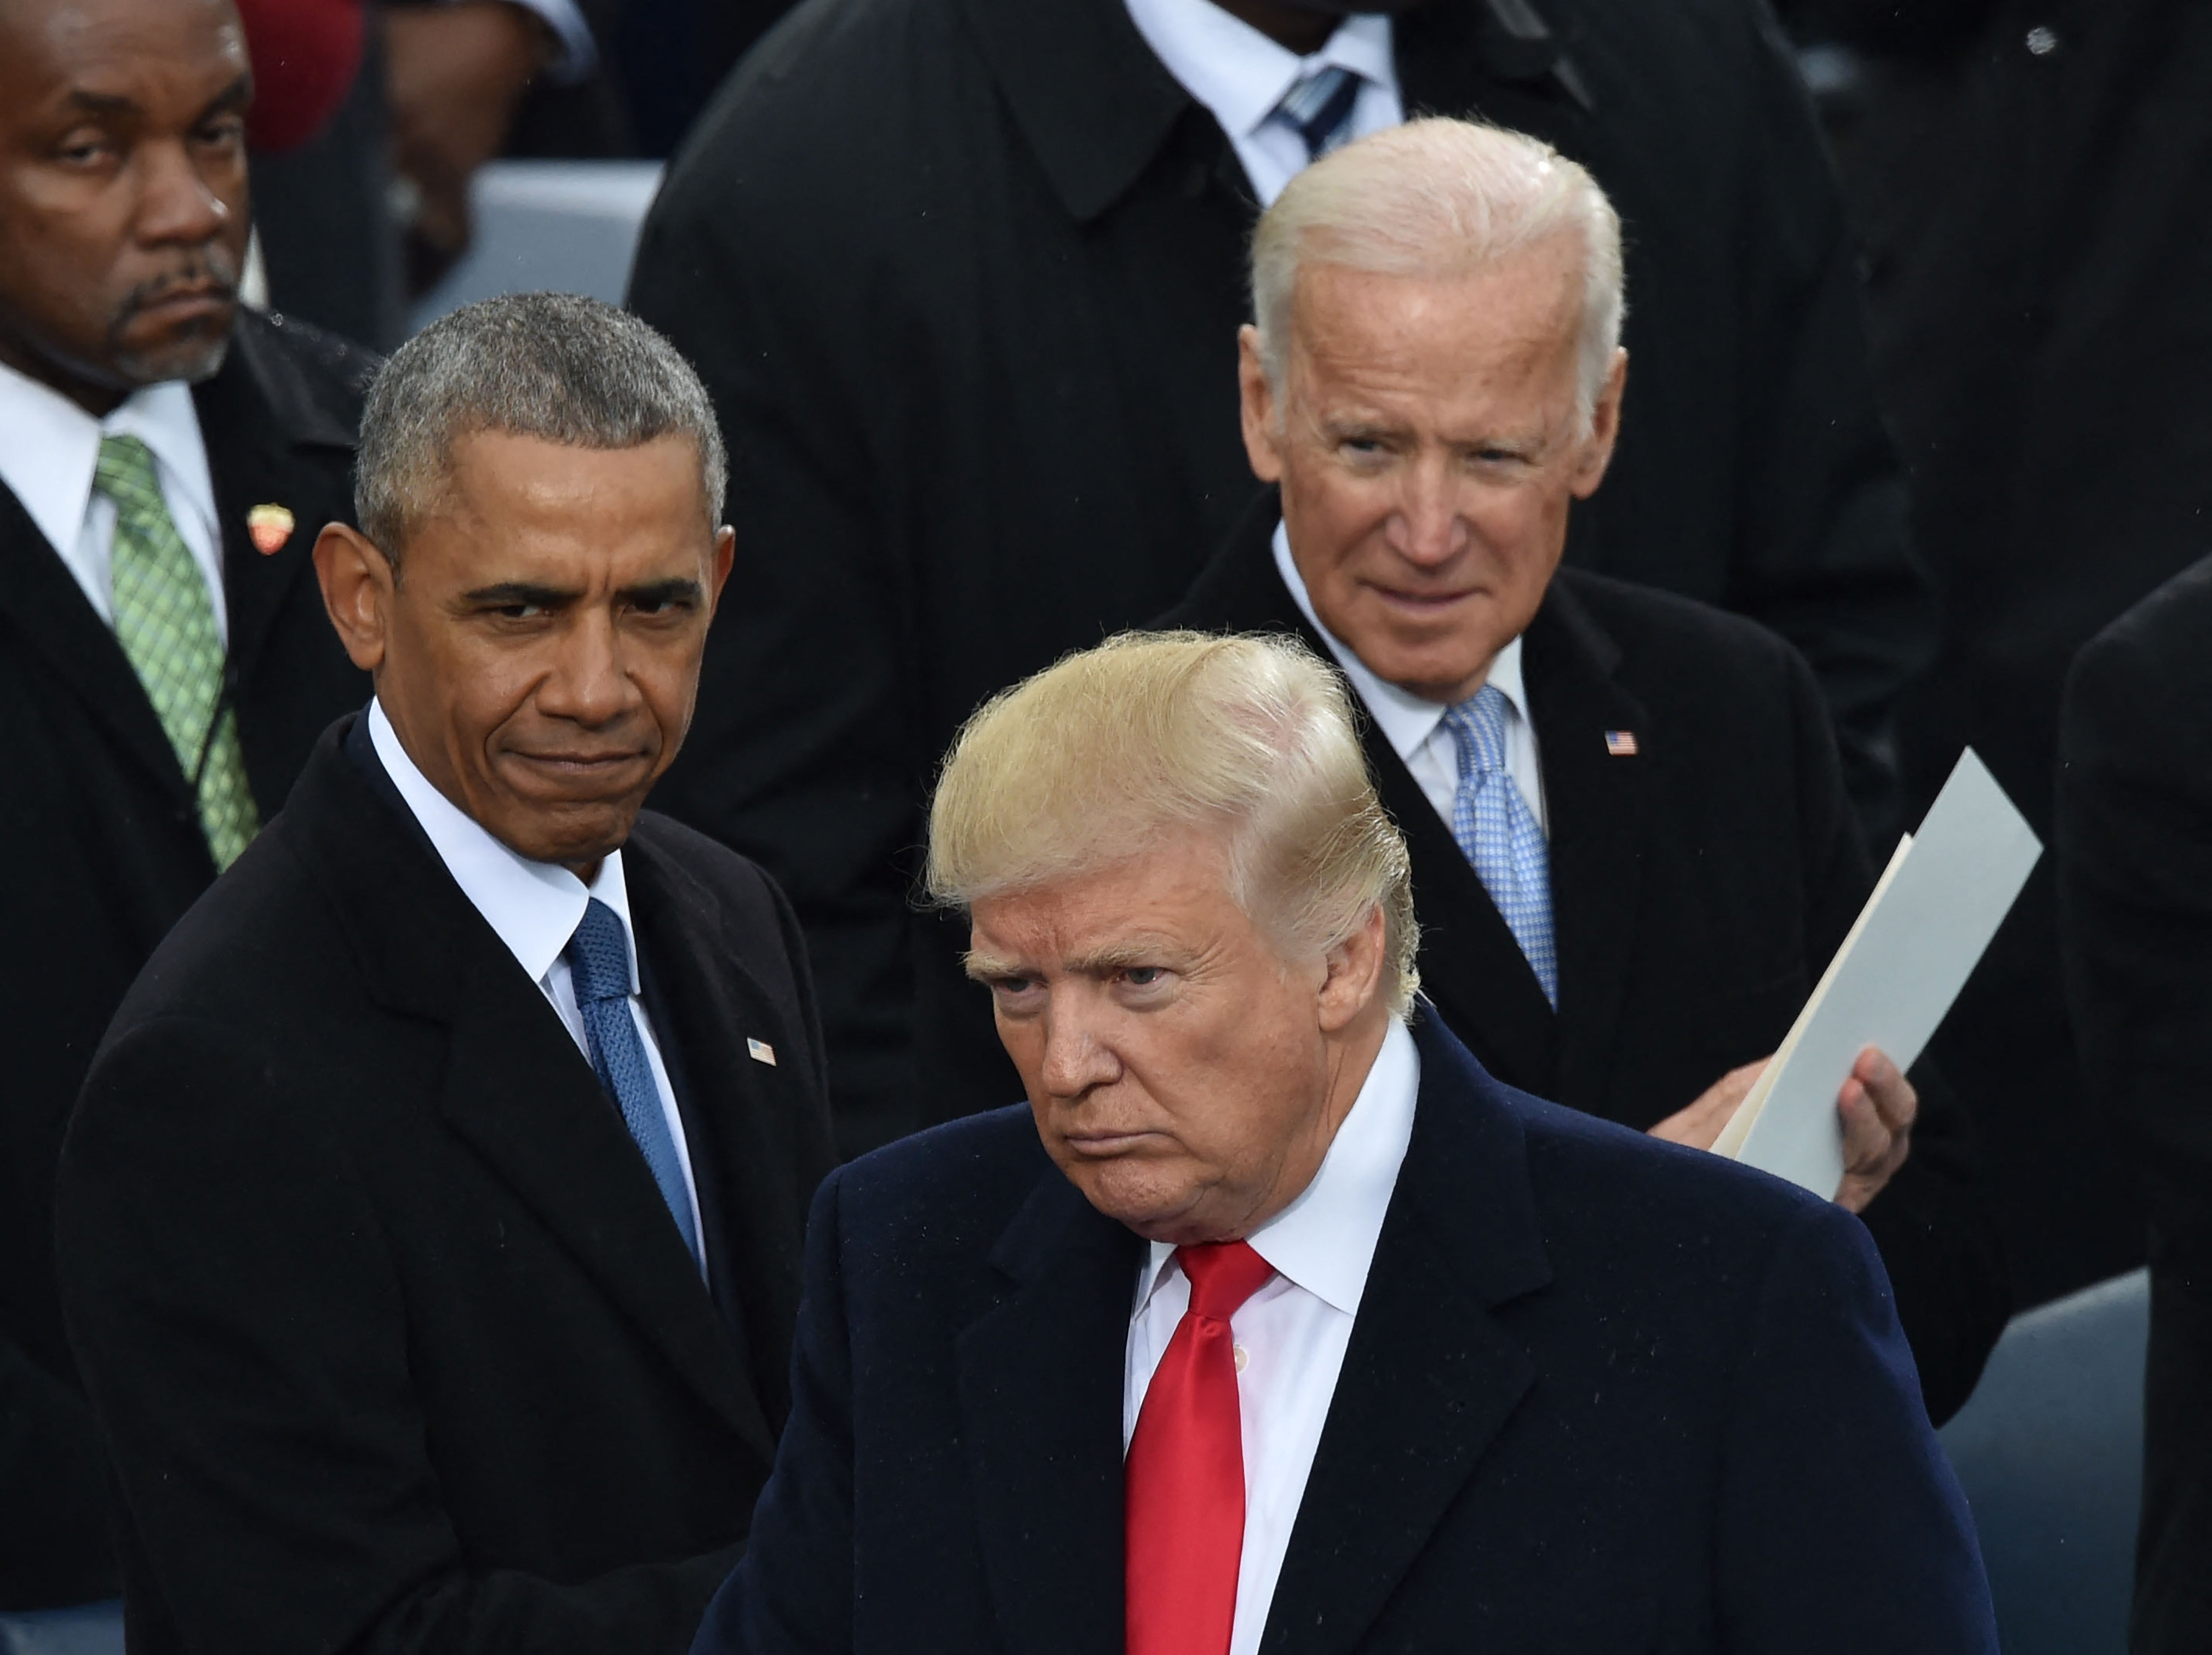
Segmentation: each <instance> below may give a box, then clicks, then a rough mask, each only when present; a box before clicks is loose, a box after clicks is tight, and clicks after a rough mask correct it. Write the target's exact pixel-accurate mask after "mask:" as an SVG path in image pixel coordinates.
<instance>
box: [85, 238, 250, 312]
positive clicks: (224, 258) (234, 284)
mask: <svg viewBox="0 0 2212 1655" xmlns="http://www.w3.org/2000/svg"><path fill="white" fill-rule="evenodd" d="M238 279H239V269H238V261H237V260H236V259H234V258H232V257H231V255H230V253H229V252H228V251H227V250H226V249H224V248H221V247H210V248H208V249H207V250H206V251H205V252H202V253H200V254H198V255H197V256H196V257H195V258H193V259H192V260H191V262H190V263H188V264H183V265H180V266H179V267H178V268H177V269H176V270H169V271H166V272H164V273H163V274H161V275H160V276H155V277H152V278H151V279H150V280H148V281H145V282H140V283H139V284H138V285H137V287H135V288H131V291H130V292H129V293H128V294H125V297H124V300H123V303H122V305H121V306H118V310H117V312H116V320H117V321H118V323H119V322H121V321H123V320H125V318H129V317H131V316H134V315H136V314H137V312H140V311H142V310H144V309H146V308H147V307H148V306H152V305H158V304H160V303H161V301H162V300H165V299H170V298H173V297H174V296H175V295H176V294H179V293H183V292H185V291H187V290H191V289H197V288H215V289H216V291H217V292H218V293H220V294H221V295H222V297H223V298H224V299H226V300H236V299H237V297H238Z"/></svg>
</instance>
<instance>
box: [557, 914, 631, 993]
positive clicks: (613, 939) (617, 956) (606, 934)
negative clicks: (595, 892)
mask: <svg viewBox="0 0 2212 1655" xmlns="http://www.w3.org/2000/svg"><path fill="white" fill-rule="evenodd" d="M566 952H567V954H568V972H569V976H570V978H571V980H572V981H573V983H574V987H575V990H576V999H577V1001H578V1003H580V1004H589V1003H592V1002H595V1001H599V1000H626V999H628V998H629V934H628V933H627V932H625V931H623V922H622V916H621V915H619V914H617V912H615V911H614V910H613V909H612V908H611V907H609V906H607V905H606V904H605V903H604V902H602V901H600V900H599V898H597V897H596V896H595V897H593V898H592V899H591V900H589V901H587V902H586V903H585V904H584V917H583V918H581V919H580V920H579V921H578V922H577V924H576V934H575V935H574V937H570V938H569V939H568V949H567V950H566Z"/></svg>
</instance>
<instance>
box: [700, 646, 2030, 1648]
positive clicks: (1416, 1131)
mask: <svg viewBox="0 0 2212 1655" xmlns="http://www.w3.org/2000/svg"><path fill="white" fill-rule="evenodd" d="M1352 717H1353V715H1352V707H1351V705H1350V699H1349V697H1348V696H1347V695H1346V694H1345V691H1344V688H1343V685H1342V682H1341V681H1340V679H1339V678H1338V677H1337V676H1336V675H1335V674H1334V672H1333V671H1331V670H1329V669H1328V667H1327V666H1326V665H1324V664H1322V662H1321V661H1320V660H1318V659H1316V658H1315V657H1314V656H1313V655H1312V654H1311V653H1310V652H1307V651H1306V650H1304V649H1303V648H1301V647H1300V646H1297V645H1296V644H1294V643H1291V642H1287V641H1285V640H1272V639H1261V638H1251V637H1239V638H1226V639H1224V638H1211V637H1206V636H1204V635H1201V634H1190V633H1179V634H1165V635H1148V634H1128V635H1125V636H1123V637H1121V638H1119V639H1115V640H1111V641H1109V642H1108V643H1107V644H1105V645H1103V646H1100V647H1099V648H1097V649H1094V650H1091V651H1089V652H1085V653H1083V654H1079V655H1075V656H1072V657H1069V658H1066V659H1065V660H1063V661H1062V662H1060V664H1059V665H1057V666H1055V667H1053V668H1050V669H1048V670H1046V671H1045V672H1043V673H1041V674H1039V675H1037V676H1036V677H1034V678H1031V679H1030V680H1029V681H1028V682H1024V683H1023V684H1022V685H1020V686H1019V687H1018V688H1015V689H1012V690H1011V691H1008V692H1006V694H1003V695H1001V696H1000V697H999V698H998V699H996V700H994V701H993V702H991V703H990V704H989V705H988V706H986V707H985V708H984V709H983V710H982V711H981V712H979V713H978V714H976V715H975V718H973V719H972V720H971V721H970V722H969V724H968V726H967V728H966V729H965V730H964V731H963V732H962V733H961V736H960V738H959V740H958V742H957V744H956V746H955V748H954V749H953V752H952V755H951V758H950V759H949V761H947V762H946V765H945V770H944V773H943V776H942V778H941V779H940V780H939V785H938V788H937V792H936V797H935V800H934V803H933V807H932V811H931V818H930V843H929V882H930V888H931V889H932V891H933V894H935V896H936V897H937V899H938V900H940V901H942V902H945V903H947V904H950V905H952V906H956V907H957V908H958V909H959V910H961V911H963V912H964V913H965V914H966V916H967V918H968V920H969V931H970V937H971V941H972V948H971V949H970V952H969V960H968V965H969V971H970V972H971V973H973V974H974V975H975V976H976V977H977V978H979V979H981V981H982V982H983V983H984V984H985V985H987V987H988V991H989V992H990V995H991V997H992V1002H993V1005H994V1009H995V1015H996V1018H997V1022H998V1028H999V1033H1000V1037H1001V1039H1002V1040H1004V1041H1005V1043H1006V1051H1007V1052H1008V1054H1009V1055H1010V1056H1011V1057H1012V1058H1013V1060H1014V1064H1015V1066H1016V1068H1017V1069H1018V1070H1019V1071H1020V1073H1021V1076H1022V1083H1023V1086H1024V1089H1025V1090H1026V1091H1027V1093H1028V1102H1027V1104H1026V1106H1015V1107H1013V1108H1011V1109H1003V1110H1000V1111H997V1112H994V1113H991V1114H987V1115H981V1116H977V1117H974V1118H970V1119H969V1120H965V1121H962V1122H958V1123H956V1124H954V1125H948V1126H943V1127H939V1128H937V1129H935V1130H933V1131H929V1132H926V1133H923V1134H921V1135H920V1136H918V1137H912V1138H908V1139H907V1140H905V1141H904V1142H903V1143H897V1144H894V1145H892V1146H890V1148H888V1149H881V1150H878V1151H877V1152H876V1153H875V1154H873V1155H869V1156H867V1157H866V1158H865V1159H863V1160H861V1161H856V1162H854V1163H853V1164H852V1165H850V1166H848V1167H844V1168H842V1170H840V1171H839V1172H838V1173H835V1174H833V1175H832V1176H831V1178H830V1179H829V1180H828V1181H827V1182H826V1183H825V1184H824V1185H823V1189H822V1191H821V1193H820V1194H819V1195H818V1196H817V1198H816V1200H815V1203H814V1210H813V1215H812V1217H811V1221H810V1223H809V1229H808V1236H807V1259H806V1276H805V1299H804V1301H803V1303H802V1305H801V1307H800V1312H799V1335H798V1342H797V1350H796V1355H795V1357H794V1361H793V1388H794V1399H793V1410H792V1417H791V1421H790V1423H789V1426H788V1428H787V1430H786V1433H785V1435H784V1439H783V1443H782V1446H781V1449H780V1450H779V1452H778V1454H777V1458H776V1465H775V1475H774V1476H773V1477H772V1478H771V1479H770V1481H769V1486H768V1488H767V1491H766V1492H765V1493H764V1494H763V1496H762V1500H761V1504H760V1507H759V1509H758V1511H757V1513H756V1514H755V1518H754V1525H753V1536H752V1543H751V1545H750V1548H749V1549H748V1550H747V1552H746V1555H745V1557H744V1561H743V1562H742V1563H741V1564H740V1565H739V1566H738V1570H737V1573H735V1574H734V1575H733V1576H732V1579H731V1581H730V1584H729V1585H726V1587H725V1588H724V1589H723V1591H722V1593H721V1594H720V1597H718V1598H717V1599H716V1601H715V1603H714V1607H713V1608H712V1609H710V1610H709V1611H708V1616H707V1621H706V1623H705V1625H704V1627H703V1628H702V1632H701V1635H700V1640H699V1642H698V1644H697V1646H696V1650H697V1652H698V1655H740V1652H742V1655H784V1652H788V1651H793V1650H805V1651H809V1652H812V1655H845V1652H855V1655H860V1652H866V1655H877V1652H881V1655H906V1652H909V1651H914V1650H932V1651H935V1650H948V1651H950V1650H960V1651H969V1650H976V1651H981V1650H1001V1649H1003V1650H1021V1651H1030V1652H1037V1655H1044V1652H1051V1655H1255V1652H1256V1651H1258V1650H1260V1649H1261V1648H1262V1647H1265V1648H1266V1649H1267V1650H1269V1651H1273V1652H1283V1655H1293V1652H1295V1655H1321V1652H1324V1651H1328V1652H1344V1655H1349V1652H1352V1651H1372V1652H1383V1651H1404V1650H1438V1649H1485V1650H1492V1649H1494V1650H1500V1651H1506V1650H1512V1651H1522V1650H1538V1649H1541V1650H1546V1651H1585V1650H1586V1651H1600V1650H1602V1651H1616V1650H1632V1649H1633V1650H1648V1649H1662V1648H1663V1649H1668V1650H1680V1651H1704V1650H1717V1649H1723V1648H1725V1649H1727V1650H1729V1651H1730V1652H1733V1655H1831V1652H1832V1655H1845V1652H1850V1655H1860V1652H1863V1651H1868V1650H1881V1651H1884V1652H1924V1655H1938V1652H1940V1655H1968V1652H1974V1655H1991V1652H1994V1651H1995V1649H1996V1636H1995V1630H1994V1628H1993V1626H1992V1624H1991V1619H1990V1606H1989V1602H1988V1596H1987V1591H1986V1588H1985V1587H1984V1583H1983V1580H1982V1573H1981V1565H1980V1561H1979V1558H1978V1555H1977V1553H1976V1549H1975V1543H1974V1539H1973V1533H1972V1526H1971V1524H1970V1522H1969V1519H1968V1518H1967V1514H1966V1506H1965V1503H1964V1500H1962V1498H1961V1497H1960V1493H1959V1490H1958V1488H1957V1485H1956V1484H1955V1483H1954V1482H1953V1480H1952V1477H1951V1474H1950V1471H1949V1469H1948V1465H1947V1464H1946V1463H1945V1461H1944V1459H1943V1457H1942V1452H1941V1450H1940V1449H1939V1448H1938V1447H1937V1446H1936V1440H1935V1437H1934V1435H1933V1434H1932V1431H1931V1429H1930V1428H1929V1423H1928V1420H1927V1416H1926V1415H1925V1413H1924V1412H1923V1410H1922V1409H1921V1406H1920V1400H1919V1397H1918V1395H1917V1391H1916V1390H1915V1388H1914V1386H1913V1383H1912V1372H1911V1359H1910V1357H1909V1356H1908V1355H1906V1353H1905V1346H1904V1342H1903V1340H1902V1338H1901V1337H1899V1331H1898V1327H1897V1322H1896V1319H1895V1316H1894V1315H1893V1312H1892V1311H1891V1309H1890V1306H1889V1301H1888V1296H1887V1288H1886V1283H1885V1282H1884V1280H1883V1277H1882V1271H1881V1263H1880V1261H1879V1260H1878V1259H1877V1258H1875V1253H1874V1250H1873V1248H1872V1246H1870V1245H1869V1242H1868V1240H1867V1238H1866V1234H1865V1232H1864V1231H1863V1229H1862V1228H1860V1227H1859V1225H1858V1224H1857V1222H1855V1221H1853V1220H1852V1219H1850V1217H1849V1216H1847V1215H1844V1214H1843V1213H1841V1212H1839V1211H1838V1209H1836V1208H1835V1207H1834V1206H1832V1204H1830V1203H1826V1202H1821V1201H1818V1200H1815V1199H1814V1198H1812V1197H1809V1196H1808V1195H1806V1194H1804V1193H1803V1192H1802V1191H1798V1190H1796V1189H1794V1188H1791V1187H1790V1186H1788V1185H1783V1184H1781V1183H1779V1182H1778V1181H1776V1180H1774V1179H1768V1178H1765V1177H1764V1176H1763V1175H1761V1174H1759V1173H1753V1172H1751V1171H1749V1170H1747V1169H1746V1168H1744V1167H1738V1166H1736V1165H1735V1164H1734V1163H1732V1162H1729V1161H1721V1160H1718V1159H1717V1158H1715V1157H1712V1156H1709V1155H1701V1154H1698V1153H1695V1152H1692V1151H1690V1150H1687V1149H1683V1148H1681V1147H1680V1146H1678V1145H1674V1144H1668V1143H1661V1142H1658V1141H1656V1140H1654V1139H1652V1138H1650V1137H1644V1136H1643V1135H1642V1134H1639V1133H1635V1132H1631V1131H1626V1130H1625V1129H1623V1128H1621V1127H1620V1126H1617V1125H1612V1124H1611V1123H1608V1122H1604V1121H1599V1120H1595V1119H1592V1118H1590V1117H1589V1116H1587V1115H1583V1114H1579V1113H1577V1112H1573V1111H1571V1110H1565V1109H1561V1108H1558V1107H1555V1106H1552V1105H1550V1104H1546V1103H1542V1102H1539V1101H1538V1100H1535V1099H1534V1098H1531V1097H1528V1096H1527V1095H1526V1094H1521V1093H1518V1092H1515V1091H1513V1090H1511V1089H1510V1088H1506V1087H1504V1086H1501V1085H1500V1084H1498V1082H1496V1081H1494V1080H1492V1078H1491V1077H1490V1076H1488V1075H1486V1073H1484V1072H1483V1070H1482V1069H1481V1068H1480V1066H1479V1065H1478V1064H1476V1063H1475V1061H1474V1058H1471V1057H1470V1056H1469V1055H1468V1052H1467V1050H1466V1048H1465V1047H1464V1046H1462V1045H1460V1043H1459V1042H1458V1041H1457V1040H1455V1039H1454V1038H1453V1037H1452V1034H1450V1032H1449V1030H1448V1029H1447V1028H1445V1027H1444V1026H1443V1024H1442V1023H1441V1022H1440V1021H1437V1018H1436V1017H1435V1015H1433V1013H1432V1012H1431V1011H1430V1010H1429V1009H1427V1008H1426V1007H1425V1005H1424V1004H1423V1003H1420V1002H1419V1001H1416V1000H1415V999H1414V998H1413V991H1414V989H1415V987H1416V979H1415V975H1414V967H1413V958H1414V952H1415V948H1416V945H1417V941H1418V937H1417V932H1416V928H1415V925H1414V914H1413V902H1412V897H1411V883H1410V879H1409V875H1408V864H1407V854H1406V846H1405V843H1404V841H1403V840H1402V839H1401V837H1400V835H1399V834H1398V831H1397V829H1396V827H1395V826H1393V824H1392V823H1391V821H1390V820H1389V815H1387V814H1386V813H1385V812H1384V810H1383V806H1382V803H1381V801H1380V800H1379V799H1378V798H1377V797H1376V793H1375V791H1374V789H1373V787H1372V786H1371V785H1370V784H1369V782H1368V779H1367V775H1366V769H1365V759H1364V755H1363V754H1362V752H1361V750H1360V744H1359V739H1358V735H1357V733H1356V732H1355V731H1354V729H1353V726H1352Z"/></svg>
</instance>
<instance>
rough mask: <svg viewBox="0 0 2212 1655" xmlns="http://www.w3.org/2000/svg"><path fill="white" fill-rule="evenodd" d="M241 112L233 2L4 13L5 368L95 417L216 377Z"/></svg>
mask: <svg viewBox="0 0 2212 1655" xmlns="http://www.w3.org/2000/svg"><path fill="white" fill-rule="evenodd" d="M251 100H252V77H251V75H250V73H249V70H248V68H247V64H246V40H245V36H244V34H243V33H242V32H241V31H240V27H239V24H238V19H237V16H236V15H235V14H234V12H233V11H232V9H231V7H230V0H65V3H39V0H0V360H5V361H8V362H9V364H10V365H11V366H13V367H17V368H19V369H21V371H22V372H24V373H28V374H30V375H31V376H32V377H33V378H34V379H42V380H44V381H46V383H48V384H51V385H55V386H57V387H58V388H59V389H61V390H62V391H64V392H65V393H67V394H69V395H70V396H72V397H76V398H77V400H79V401H80V402H82V403H84V404H85V405H87V406H88V407H92V408H94V409H101V410H104V409H105V408H106V407H112V405H113V404H114V403H116V402H118V401H120V400H121V399H122V397H124V396H125V395H127V394H128V393H129V392H130V391H131V389H132V388H134V387H135V386H137V385H148V384H152V383H154V382H155V381H158V380H163V379H205V378H206V377H207V376H208V375H210V374H211V373H214V372H215V371H216V368H217V367H220V366H221V365H222V354H223V348H224V346H225V344H226V343H227V342H228V339H229V336H230V327H231V321H232V318H233V315H234V312H235V309H236V306H237V288H238V278H239V272H240V268H241V267H242V265H243V264H244V261H245V256H246V233H247V229H248V219H247V210H246V132H245V115H246V106H247V104H248V103H249V102H250V101H251Z"/></svg>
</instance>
